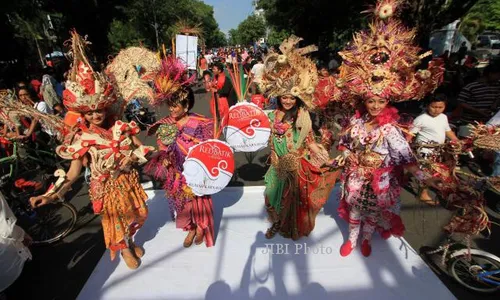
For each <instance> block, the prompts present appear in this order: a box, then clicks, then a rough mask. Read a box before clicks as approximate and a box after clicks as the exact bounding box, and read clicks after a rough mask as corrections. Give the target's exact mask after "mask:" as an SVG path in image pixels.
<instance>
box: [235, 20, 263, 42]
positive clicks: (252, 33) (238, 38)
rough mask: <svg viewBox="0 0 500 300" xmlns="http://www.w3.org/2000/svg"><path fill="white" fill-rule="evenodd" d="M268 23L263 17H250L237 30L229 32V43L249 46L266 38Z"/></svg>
mask: <svg viewBox="0 0 500 300" xmlns="http://www.w3.org/2000/svg"><path fill="white" fill-rule="evenodd" d="M265 35H266V23H265V20H264V18H263V17H260V16H257V15H250V16H248V17H247V18H246V19H245V20H243V21H242V22H241V23H240V24H239V25H238V28H236V29H231V30H229V42H230V44H232V45H237V44H242V45H249V44H253V43H254V42H256V41H257V40H258V39H260V38H263V37H265Z"/></svg>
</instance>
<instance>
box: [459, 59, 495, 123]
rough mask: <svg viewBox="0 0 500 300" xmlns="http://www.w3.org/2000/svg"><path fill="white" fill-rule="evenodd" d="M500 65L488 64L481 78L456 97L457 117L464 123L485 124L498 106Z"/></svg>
mask: <svg viewBox="0 0 500 300" xmlns="http://www.w3.org/2000/svg"><path fill="white" fill-rule="evenodd" d="M499 80H500V64H499V63H496V64H490V65H488V66H487V67H486V68H485V69H484V71H483V76H482V77H481V79H479V80H478V81H476V82H473V83H470V84H468V85H466V86H465V87H464V88H463V89H462V91H461V92H460V95H459V96H458V103H459V106H458V108H457V110H458V111H457V112H456V113H457V115H459V116H460V117H461V120H462V121H464V122H465V123H469V124H471V123H474V122H476V121H477V122H481V123H483V124H484V123H486V122H488V120H489V119H490V118H491V116H492V115H493V114H495V113H496V111H497V109H498V107H499V104H500V82H499Z"/></svg>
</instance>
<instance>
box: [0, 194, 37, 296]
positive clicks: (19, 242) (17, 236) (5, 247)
mask: <svg viewBox="0 0 500 300" xmlns="http://www.w3.org/2000/svg"><path fill="white" fill-rule="evenodd" d="M16 221H17V219H16V217H15V216H14V213H12V210H11V209H10V207H9V205H8V204H7V201H5V198H4V196H3V194H2V193H1V192H0V292H3V291H4V290H5V289H7V288H8V287H9V286H10V285H11V284H12V283H14V281H16V279H17V278H18V277H19V275H21V271H22V270H23V266H24V263H25V262H26V261H27V260H31V252H30V250H29V249H28V248H27V245H28V244H29V243H30V241H31V238H30V237H29V236H28V235H27V234H25V233H24V230H22V229H21V227H19V226H17V225H16Z"/></svg>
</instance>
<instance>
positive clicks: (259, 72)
mask: <svg viewBox="0 0 500 300" xmlns="http://www.w3.org/2000/svg"><path fill="white" fill-rule="evenodd" d="M264 71H265V66H264V61H263V60H262V57H260V56H259V57H258V58H257V63H256V64H255V65H253V67H252V69H251V70H250V75H251V76H252V87H251V93H252V94H253V95H255V94H258V93H260V87H259V86H260V83H261V82H262V76H264Z"/></svg>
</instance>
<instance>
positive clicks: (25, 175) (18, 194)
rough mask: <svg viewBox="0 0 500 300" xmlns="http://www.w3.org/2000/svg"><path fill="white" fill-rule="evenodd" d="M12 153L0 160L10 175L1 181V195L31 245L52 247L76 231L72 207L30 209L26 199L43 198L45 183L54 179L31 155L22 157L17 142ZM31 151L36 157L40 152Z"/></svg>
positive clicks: (55, 205)
mask: <svg viewBox="0 0 500 300" xmlns="http://www.w3.org/2000/svg"><path fill="white" fill-rule="evenodd" d="M12 149H13V151H12V155H11V156H8V157H5V158H2V159H0V164H7V165H8V169H9V172H8V173H7V174H6V175H4V176H2V177H1V178H0V192H2V193H3V195H4V196H5V198H6V200H7V202H8V204H9V206H10V207H11V209H12V211H13V212H14V214H15V216H16V218H17V221H18V222H17V223H18V225H19V226H20V227H21V228H23V229H24V230H25V231H26V232H27V233H28V234H29V235H30V236H31V237H32V238H33V244H34V245H44V244H51V243H54V242H56V241H59V240H61V239H62V238H64V237H65V236H67V235H68V234H69V233H70V232H71V231H72V230H73V228H74V227H75V224H76V221H77V212H76V209H75V207H74V206H73V205H72V204H70V203H67V202H64V201H60V202H54V203H53V204H51V205H46V206H43V207H40V208H35V209H34V208H32V207H31V205H30V203H29V199H30V198H31V197H33V196H38V195H41V194H43V193H44V191H46V190H47V188H48V186H47V183H48V182H52V179H53V178H54V176H53V175H52V174H50V173H49V172H47V171H46V170H45V169H44V168H42V166H41V162H42V161H41V160H40V158H37V157H35V156H32V155H26V156H23V157H21V156H20V154H19V151H18V143H17V142H14V143H13V148H12ZM34 151H35V153H36V152H37V151H40V150H34ZM45 163H46V162H44V164H45ZM21 165H22V167H21ZM52 167H54V165H52Z"/></svg>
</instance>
